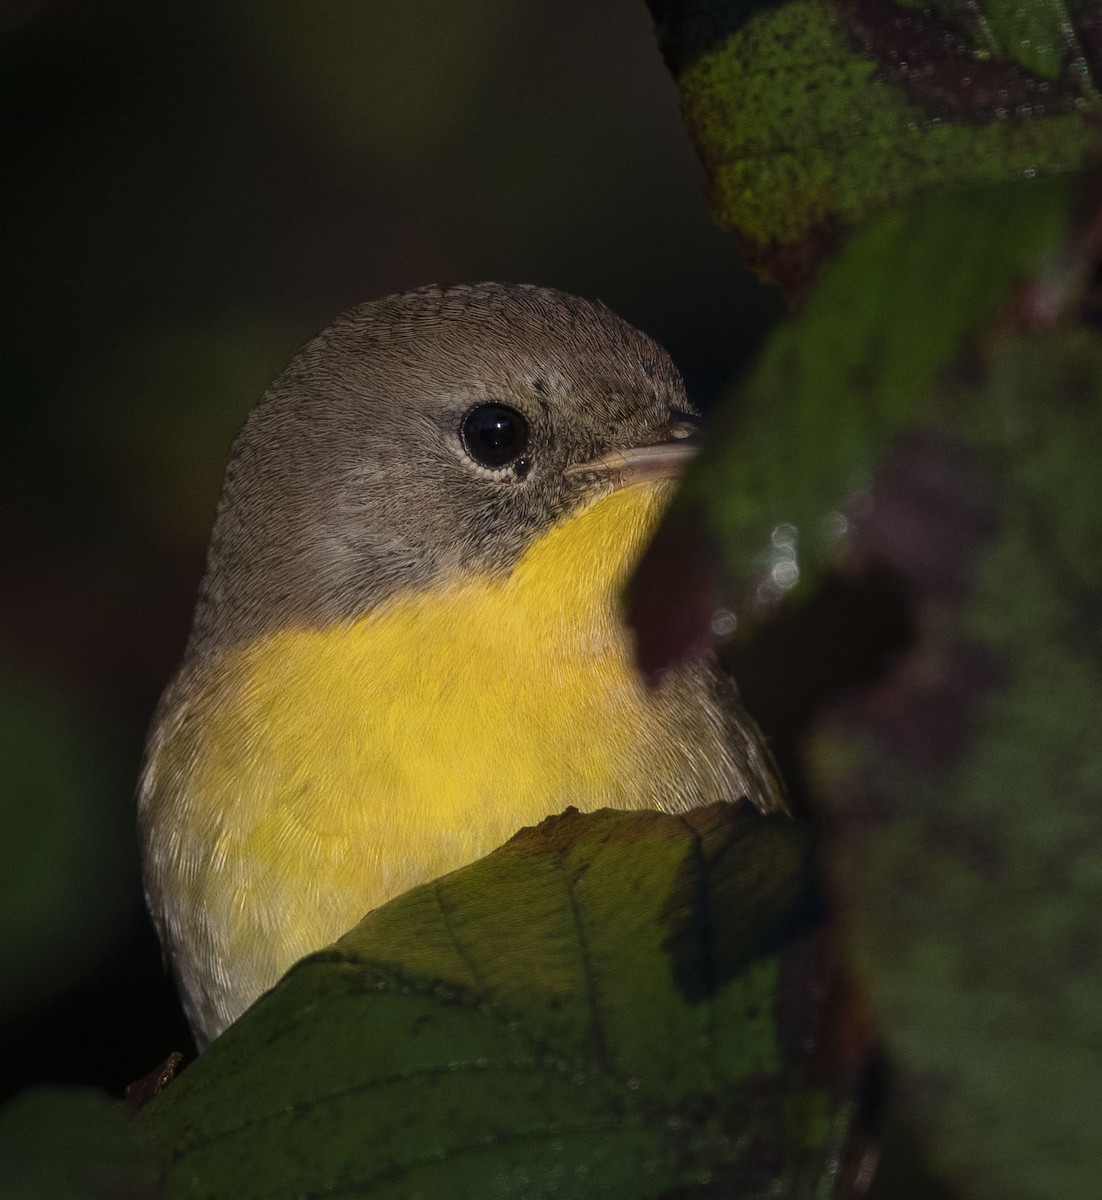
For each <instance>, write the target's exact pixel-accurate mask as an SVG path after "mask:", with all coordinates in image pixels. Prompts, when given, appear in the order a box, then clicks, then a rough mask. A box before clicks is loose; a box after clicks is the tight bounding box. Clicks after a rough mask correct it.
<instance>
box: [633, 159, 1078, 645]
mask: <svg viewBox="0 0 1102 1200" xmlns="http://www.w3.org/2000/svg"><path fill="white" fill-rule="evenodd" d="M1072 195H1073V192H1072V181H1068V180H1033V181H1030V182H1028V183H1017V184H1002V185H1000V186H997V187H991V188H981V189H977V190H975V191H971V192H962V193H932V194H930V195H928V196H925V197H923V198H922V199H921V200H919V201H917V202H916V203H915V204H914V205H912V206H911V207H910V208H909V209H907V210H904V211H898V212H891V213H887V214H885V215H884V216H881V217H880V218H878V219H877V220H876V221H874V222H873V223H872V224H871V225H870V227H869V228H868V229H866V230H864V231H862V232H861V233H859V234H857V235H856V236H855V237H854V238H853V240H852V241H851V243H850V244H849V246H848V247H847V248H846V250H845V252H844V253H843V254H842V256H841V257H840V258H839V259H838V261H837V262H835V263H833V264H831V266H829V267H828V268H827V269H826V271H825V273H824V275H823V278H822V280H821V282H820V284H819V286H818V287H817V288H816V289H815V291H814V292H813V293H812V295H811V296H810V298H809V299H808V301H807V302H806V304H805V305H804V307H803V308H802V309H801V311H800V312H799V313H798V314H797V315H796V316H794V317H792V318H790V319H789V320H788V321H786V322H785V323H783V324H782V325H780V326H779V327H778V328H777V329H776V330H775V331H774V334H773V336H772V337H771V338H770V340H769V342H768V343H767V345H766V347H765V349H764V351H763V352H762V354H761V357H760V358H759V360H758V362H757V364H756V366H755V368H754V370H753V372H752V373H751V375H750V378H749V379H748V380H747V381H746V382H745V383H744V385H743V386H742V388H741V389H740V390H739V391H738V392H736V394H735V395H734V396H732V397H730V398H729V400H728V403H727V404H726V406H725V407H724V408H723V409H721V410H720V411H719V412H718V413H717V414H716V416H715V419H714V421H713V424H712V428H711V429H710V430H709V437H708V440H707V442H706V444H705V446H704V447H703V450H702V452H701V455H700V457H699V459H698V460H697V461H696V462H695V463H694V464H693V466H692V467H691V468H690V470H689V471H688V472H687V474H686V477H685V480H684V486H683V487H682V489H681V491H680V493H679V494H678V498H677V500H676V501H675V502H674V505H673V507H672V508H671V511H670V513H669V514H668V516H667V519H666V527H667V529H669V530H670V535H669V536H667V537H662V536H660V537H659V538H658V540H657V541H656V542H655V544H654V545H653V546H652V547H651V548H650V550H649V551H648V552H647V554H646V555H645V556H644V559H643V561H642V563H641V565H640V570H639V574H638V576H637V578H636V580H635V582H634V583H633V585H632V598H631V607H630V615H631V620H632V622H633V624H634V625H635V626H636V628H637V629H639V630H640V631H641V632H640V642H641V644H649V643H650V642H653V641H654V634H653V630H655V629H659V630H662V629H665V630H671V629H675V628H676V627H677V624H678V618H677V611H680V612H681V613H682V614H683V613H684V611H685V609H686V603H685V600H684V597H683V595H682V594H681V593H678V594H676V595H674V594H671V593H670V591H669V590H668V584H667V581H668V580H669V579H670V578H676V579H679V580H685V579H691V578H694V577H695V576H697V575H700V574H701V573H702V572H703V568H701V567H700V566H699V565H695V566H694V564H693V563H692V562H686V561H685V560H686V559H691V558H692V556H693V555H694V554H697V555H698V556H699V552H697V551H696V550H695V548H694V542H693V539H692V537H690V536H689V534H691V533H692V531H699V530H700V529H703V530H705V531H706V532H707V535H708V545H710V546H711V547H712V551H713V554H714V556H715V561H714V562H713V563H712V565H711V566H710V567H709V568H708V570H716V569H718V571H719V572H720V574H721V575H722V577H723V585H722V587H721V588H720V591H721V592H723V593H724V594H725V595H726V596H728V597H730V598H731V600H732V602H733V604H734V607H735V608H736V611H737V612H738V615H739V617H740V620H741V619H744V618H746V617H748V616H753V615H754V614H756V613H757V614H760V613H762V612H768V611H769V610H770V609H771V607H772V606H773V604H774V603H775V602H776V601H777V600H779V599H780V598H781V597H783V596H784V595H785V594H786V593H788V592H789V591H791V589H793V588H794V587H795V586H796V585H797V584H798V583H800V582H801V581H804V582H805V583H806V581H807V580H808V579H813V578H814V577H815V574H816V572H817V571H818V570H819V569H820V568H821V567H822V566H823V565H824V563H825V562H827V561H829V560H830V558H831V556H832V555H834V554H835V553H836V552H837V550H838V544H839V537H840V534H841V533H842V532H844V530H845V527H846V522H847V520H848V517H846V516H845V515H844V510H845V508H846V506H847V504H848V503H849V502H850V501H851V498H852V496H853V495H854V493H858V492H861V491H862V490H863V489H864V488H866V487H867V486H868V483H869V481H870V479H871V478H872V474H873V472H874V470H875V469H876V467H877V466H878V464H879V463H880V461H881V458H882V456H883V455H884V453H885V452H886V451H887V449H888V448H889V447H890V446H891V445H892V443H893V442H894V441H895V439H897V438H898V437H899V436H900V434H901V433H902V432H903V431H904V430H905V429H907V428H908V427H909V426H910V425H911V424H913V423H914V422H916V421H921V420H923V419H925V414H926V410H927V408H928V404H927V401H928V398H929V394H930V391H931V388H932V387H933V385H934V383H935V381H936V379H937V377H938V373H939V371H940V370H941V369H942V368H944V367H945V366H946V365H947V364H948V363H949V362H950V361H951V360H952V358H953V357H954V355H955V354H956V353H957V351H958V349H959V348H960V346H961V345H962V343H963V342H964V339H965V338H966V337H967V336H968V335H969V334H971V333H972V332H973V331H975V330H976V329H977V328H979V327H980V326H981V325H982V323H983V322H984V321H985V320H986V319H988V318H989V317H991V316H992V315H993V314H994V313H995V311H996V310H997V309H998V308H999V306H1000V305H1001V304H1003V303H1004V302H1005V301H1006V300H1007V297H1008V296H1009V295H1010V292H1011V289H1012V286H1013V284H1014V283H1015V282H1016V281H1018V280H1021V279H1024V278H1027V277H1029V276H1031V275H1032V274H1034V273H1035V272H1037V271H1038V270H1039V269H1040V268H1041V267H1042V265H1043V264H1044V263H1045V262H1046V260H1047V258H1048V256H1051V255H1053V254H1054V253H1055V251H1056V249H1057V247H1058V246H1059V245H1060V243H1061V239H1062V237H1063V235H1064V233H1065V229H1066V225H1067V221H1068V212H1069V208H1070V204H1071V198H1072ZM693 607H694V611H695V610H699V612H701V613H704V614H706V617H707V615H710V612H711V609H710V607H709V606H708V605H707V604H697V605H695V606H693ZM671 610H677V611H671ZM681 619H682V621H683V620H684V617H683V616H682V618H681ZM705 632H706V631H705V630H696V631H694V633H693V634H691V635H689V636H688V637H687V638H686V642H687V643H691V642H692V641H693V640H699V639H700V638H701V637H702V636H704V633H705ZM678 649H679V647H678V646H674V645H672V644H671V645H670V646H669V647H667V648H665V651H663V649H659V650H658V651H656V652H655V658H656V663H657V666H659V667H661V666H662V665H664V662H665V659H666V658H667V657H675V656H676V653H677V651H678Z"/></svg>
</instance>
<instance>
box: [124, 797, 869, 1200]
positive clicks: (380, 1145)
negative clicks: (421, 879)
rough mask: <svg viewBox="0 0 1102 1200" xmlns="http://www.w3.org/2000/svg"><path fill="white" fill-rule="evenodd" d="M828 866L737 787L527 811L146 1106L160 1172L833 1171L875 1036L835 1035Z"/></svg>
mask: <svg viewBox="0 0 1102 1200" xmlns="http://www.w3.org/2000/svg"><path fill="white" fill-rule="evenodd" d="M814 879H815V871H814V860H813V858H812V847H811V844H810V841H809V836H808V832H807V830H805V829H804V828H803V827H802V826H800V825H798V824H796V823H793V822H792V821H790V820H789V819H787V818H784V817H779V816H777V817H762V816H760V815H758V814H756V813H752V812H749V811H744V810H740V809H733V808H729V807H723V806H717V807H714V808H711V809H704V810H699V811H697V812H695V813H691V814H688V815H687V816H686V817H685V818H679V817H672V816H666V815H660V814H657V813H619V812H610V811H604V812H600V813H596V814H592V815H588V816H583V815H580V814H577V813H568V814H565V815H563V816H562V817H558V818H551V819H549V820H548V821H546V822H544V823H543V824H542V825H541V826H539V827H538V828H537V829H534V830H526V831H523V832H522V833H520V834H518V835H517V836H516V837H515V838H514V839H513V840H512V841H511V842H509V843H508V844H507V845H506V846H505V847H503V848H502V849H501V850H499V851H497V852H496V853H494V854H492V855H490V856H489V857H488V858H486V859H484V860H482V861H481V862H479V863H477V864H474V865H473V866H471V867H468V868H466V869H464V870H461V871H458V872H456V873H454V874H453V875H450V876H447V877H445V878H444V879H442V880H440V881H438V882H437V883H434V884H431V885H428V886H425V887H420V888H417V889H415V890H414V891H412V892H410V893H408V894H407V895H405V896H403V897H401V898H399V899H398V900H396V901H394V902H393V903H391V904H388V905H386V906H384V907H383V908H381V909H379V910H377V911H375V912H373V913H371V914H370V915H369V916H368V917H367V918H366V919H365V920H364V921H363V922H362V923H361V924H360V926H358V927H357V929H356V930H355V931H353V932H352V933H350V934H349V935H348V936H347V937H345V938H343V939H342V940H341V941H340V942H339V943H338V944H337V946H336V947H334V948H333V949H332V950H331V951H327V952H324V953H322V954H319V955H316V956H314V957H312V958H310V959H307V960H305V961H304V962H303V963H301V964H299V965H298V966H297V967H295V968H294V969H293V970H292V971H291V972H290V973H289V974H288V976H287V977H286V978H285V979H284V981H283V982H282V983H281V984H280V986H279V987H278V988H276V989H275V990H274V991H273V992H271V993H269V994H268V995H266V996H265V997H263V998H262V999H261V1000H260V1001H259V1002H258V1003H257V1004H256V1005H255V1006H254V1008H253V1009H252V1010H251V1011H250V1012H248V1013H247V1014H246V1015H245V1016H244V1017H243V1018H242V1019H241V1020H240V1021H239V1022H237V1024H235V1025H234V1026H232V1027H231V1028H230V1029H229V1030H228V1031H227V1032H226V1033H225V1034H224V1035H223V1036H222V1037H221V1038H219V1039H218V1040H217V1041H215V1042H214V1043H213V1044H212V1045H211V1046H210V1047H209V1049H208V1050H207V1051H206V1052H205V1053H204V1054H203V1055H202V1056H201V1057H200V1059H199V1060H198V1061H197V1062H196V1063H195V1064H194V1065H193V1066H191V1067H189V1068H187V1069H186V1070H185V1071H184V1072H183V1074H182V1075H181V1076H180V1077H179V1078H178V1079H177V1080H176V1081H174V1082H173V1083H172V1084H171V1085H170V1086H169V1087H168V1088H167V1090H166V1091H164V1092H163V1093H162V1094H161V1095H160V1096H158V1097H157V1098H156V1099H155V1100H154V1101H153V1102H152V1103H151V1104H150V1105H149V1106H148V1107H147V1108H146V1109H145V1110H143V1113H142V1114H141V1118H140V1120H141V1122H142V1124H143V1126H144V1127H145V1128H147V1129H148V1130H149V1131H150V1132H151V1133H152V1134H153V1135H154V1136H155V1137H156V1138H157V1139H158V1141H159V1142H160V1143H161V1144H162V1145H164V1146H165V1147H166V1151H167V1160H168V1168H167V1177H166V1178H167V1184H168V1187H169V1194H170V1195H171V1196H176V1197H204V1196H210V1197H214V1196H226V1195H233V1196H236V1197H246V1196H249V1197H269V1196H284V1195H289V1194H293V1195H316V1194H321V1193H324V1194H325V1195H327V1196H346V1195H353V1194H356V1195H362V1194H367V1193H370V1195H371V1196H372V1197H386V1196H403V1197H407V1196H414V1195H463V1196H476V1195H477V1196H536V1195H552V1194H554V1195H556V1196H560V1197H581V1196H592V1195H597V1194H602V1193H604V1192H608V1193H610V1194H614V1195H622V1196H628V1195H630V1196H637V1197H645V1196H661V1195H674V1194H676V1195H685V1196H688V1195H692V1196H700V1197H704V1196H709V1195H717V1196H718V1195H731V1194H737V1195H742V1196H758V1195H762V1196H764V1195H766V1194H769V1195H783V1196H794V1197H795V1196H799V1197H826V1196H829V1195H831V1194H832V1193H833V1189H834V1187H835V1183H836V1180H837V1177H838V1171H839V1156H840V1154H841V1151H842V1147H843V1144H844V1142H845V1130H846V1126H847V1122H848V1117H849V1114H850V1111H851V1107H852V1105H851V1101H850V1100H849V1099H848V1097H847V1089H850V1088H852V1085H853V1083H854V1080H855V1077H856V1071H857V1067H858V1064H859V1059H860V1052H859V1051H856V1052H855V1053H854V1054H852V1055H851V1056H850V1057H849V1058H848V1059H847V1058H846V1056H845V1055H840V1056H839V1055H838V1054H837V1052H836V1051H837V1046H836V1039H832V1038H824V1037H823V1036H822V1026H823V1023H824V1021H826V1020H828V1019H831V1020H833V1019H836V1018H832V1017H828V1015H827V1014H828V1007H829V1006H827V1004H826V1001H827V1000H828V998H829V993H830V992H831V990H832V989H833V988H834V986H835V983H836V982H837V980H836V976H835V973H834V970H833V967H832V965H831V956H830V953H829V949H828V947H827V943H826V940H825V931H824V929H823V927H822V926H821V917H820V916H819V914H818V908H817V901H816V899H815V884H814ZM835 990H836V989H835ZM824 1043H825V1044H827V1045H829V1047H830V1053H831V1054H833V1055H834V1060H833V1065H829V1064H828V1062H827V1061H826V1060H825V1059H822V1058H821V1057H820V1056H819V1052H818V1049H815V1048H817V1047H821V1046H822V1045H823V1044H824ZM858 1043H859V1039H858ZM839 1059H841V1062H839V1061H838V1060H839ZM770 1189H774V1190H770Z"/></svg>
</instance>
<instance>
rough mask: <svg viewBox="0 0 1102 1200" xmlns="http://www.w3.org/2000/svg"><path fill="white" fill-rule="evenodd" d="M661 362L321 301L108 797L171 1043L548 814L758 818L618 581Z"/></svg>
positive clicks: (274, 397)
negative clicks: (123, 825) (128, 841)
mask: <svg viewBox="0 0 1102 1200" xmlns="http://www.w3.org/2000/svg"><path fill="white" fill-rule="evenodd" d="M697 418H698V411H697V409H696V408H695V407H694V406H693V405H692V404H691V403H690V401H689V399H688V397H687V395H686V391H685V387H684V384H683V382H682V379H681V376H680V375H679V373H678V371H677V369H676V367H675V366H674V364H673V362H672V361H671V359H670V357H669V356H668V354H667V353H666V352H665V351H664V350H663V349H662V348H661V347H659V346H658V345H657V344H656V343H655V342H654V341H652V340H651V338H649V337H648V336H646V335H645V334H643V333H641V332H640V331H638V330H637V329H635V328H634V327H633V326H632V325H630V324H628V323H627V322H626V321H624V320H622V319H621V318H620V317H618V316H616V315H615V314H614V313H613V312H612V311H611V310H610V309H608V308H607V307H605V306H604V305H602V304H600V303H597V302H592V301H587V300H583V299H580V298H577V297H575V296H571V295H568V294H566V293H564V292H561V291H557V290H555V289H551V288H544V287H538V286H535V285H528V284H503V283H481V284H464V285H449V286H444V287H442V286H428V287H422V288H418V289H416V290H413V291H409V292H405V293H402V294H398V295H393V296H388V297H385V298H383V299H379V300H375V301H373V302H369V303H366V304H362V305H360V306H359V307H356V308H353V309H352V310H350V311H349V312H347V313H345V314H344V315H343V316H341V317H339V318H338V319H337V320H336V321H335V322H334V323H333V324H332V325H331V326H330V327H329V328H328V329H326V330H325V331H324V332H322V333H320V334H319V335H318V336H317V337H315V338H314V339H313V340H312V341H310V342H309V343H308V344H307V345H306V346H305V347H304V348H303V349H302V350H301V351H300V352H299V353H298V355H297V357H295V358H294V359H293V360H292V361H291V363H290V365H289V366H287V367H286V369H285V370H284V371H283V372H282V374H280V375H279V377H278V378H277V379H276V380H275V382H274V383H273V384H272V385H271V386H270V387H269V388H268V389H267V391H266V392H265V393H264V395H263V397H262V398H261V400H260V402H259V403H258V404H257V405H256V406H255V408H253V410H252V411H251V413H250V414H249V415H248V417H247V419H246V421H245V424H244V426H243V428H242V429H241V432H240V433H239V434H238V436H237V438H236V439H235V441H234V444H233V448H232V451H231V456H230V460H229V464H228V466H227V468H226V472H225V477H224V482H223V487H222V492H221V497H220V499H219V502H218V507H217V513H216V517H215V522H214V529H213V533H212V535H211V540H210V545H209V550H208V556H207V562H206V569H205V573H204V576H203V579H202V582H201V584H200V588H199V595H198V600H197V603H196V607H195V612H194V617H193V622H192V626H191V632H190V636H189V637H188V640H187V643H186V647H185V651H184V655H183V659H182V662H181V664H180V666H179V668H178V670H177V671H176V673H175V675H174V676H173V677H172V679H171V680H170V682H169V684H168V686H167V688H166V690H165V692H164V694H163V696H162V698H161V700H160V702H159V704H158V706H157V708H156V711H155V714H154V717H153V721H152V725H151V728H150V733H149V736H148V739H147V744H146V752H145V756H144V763H143V767H142V771H141V776H140V780H139V784H138V795H137V809H138V824H139V834H140V842H141V851H142V861H143V876H144V886H145V892H146V898H147V902H148V905H149V909H150V912H151V914H152V917H153V921H154V924H155V925H156V927H157V930H158V933H159V935H160V939H161V942H162V946H163V949H164V952H165V957H166V960H167V961H168V962H169V964H170V965H171V968H172V971H173V973H174V975H175V977H176V981H177V986H178V989H179V992H180V995H181V999H182V1003H183V1007H184V1010H185V1013H186V1015H187V1018H188V1021H189V1023H190V1026H191V1029H192V1031H193V1034H194V1036H195V1040H196V1044H197V1045H198V1047H199V1048H200V1049H201V1050H202V1049H203V1048H204V1047H205V1046H206V1045H207V1044H208V1043H209V1042H210V1041H212V1040H213V1039H214V1038H215V1037H217V1036H218V1035H219V1034H220V1033H222V1032H223V1031H224V1030H225V1029H226V1028H227V1027H228V1026H229V1025H230V1024H231V1023H232V1022H233V1021H234V1020H236V1019H237V1018H238V1017H239V1016H240V1015H241V1013H242V1012H244V1011H245V1010H246V1009H247V1008H248V1007H249V1006H250V1005H251V1004H252V1002H253V1001H254V1000H255V999H256V998H257V997H258V996H260V995H261V994H262V993H263V992H265V991H266V990H268V989H269V988H271V987H272V986H273V985H274V984H275V983H276V982H277V981H278V980H279V978H280V977H281V976H282V975H283V974H284V973H285V972H286V971H287V969H288V968H289V967H291V966H292V965H293V963H294V962H296V961H297V960H298V959H300V958H302V957H303V956H305V955H307V954H309V953H311V952H314V951H316V950H319V949H321V948H323V947H325V946H326V945H328V944H329V943H331V942H332V941H334V940H336V938H338V937H339V936H341V935H342V934H344V933H345V932H347V931H348V930H349V929H350V928H352V927H353V926H354V925H355V924H357V923H358V922H359V921H360V920H361V919H362V918H363V917H364V916H365V915H366V914H367V913H368V912H369V911H371V910H372V909H374V908H377V907H378V906H379V905H381V904H383V903H385V902H386V901H388V900H390V899H392V898H394V897H396V896H398V895H400V894H401V893H403V892H406V891H408V890H409V889H411V888H413V887H415V886H416V885H418V884H423V883H429V882H431V881H433V880H435V879H437V878H439V877H440V876H442V875H444V874H446V873H448V872H450V871H452V870H455V869H457V868H459V867H461V866H463V865H466V864H468V863H470V862H472V861H474V860H476V859H478V858H480V857H482V856H484V855H485V854H487V853H489V852H490V851H492V850H494V849H495V848H496V847H498V846H499V845H501V844H502V843H503V842H505V841H506V840H508V838H509V837H511V836H512V835H513V834H514V833H515V832H516V831H517V830H519V829H520V828H522V827H524V826H527V825H532V824H535V823H537V822H538V821H539V820H541V819H543V818H544V817H545V816H548V815H550V814H553V813H557V812H559V811H562V810H563V809H565V808H567V807H570V806H573V807H574V808H577V809H579V810H581V811H583V812H587V811H592V810H596V809H599V808H618V809H651V810H660V811H666V812H673V813H678V812H684V811H687V810H689V809H692V808H695V807H697V806H699V805H705V804H710V803H715V802H729V803H749V804H752V805H754V806H756V807H757V808H759V809H762V810H771V809H776V808H778V807H782V806H783V800H782V799H781V795H782V792H781V788H780V785H779V784H778V782H777V779H776V775H775V771H774V768H773V765H772V760H771V757H770V754H769V750H768V748H767V746H766V745H765V743H764V741H763V739H762V736H761V734H760V732H759V731H758V729H757V727H756V726H755V724H754V722H753V720H752V719H751V717H750V716H749V715H748V714H747V712H746V711H745V709H744V708H743V706H742V704H741V702H740V700H739V696H738V692H737V688H736V686H735V684H734V682H733V681H732V680H731V679H730V678H729V677H728V676H727V675H726V674H725V673H724V672H723V671H722V670H721V669H720V667H719V665H718V663H717V660H716V658H715V656H714V654H712V653H710V652H708V651H704V652H701V653H700V654H697V655H695V656H694V657H692V658H690V659H689V660H687V661H685V662H683V663H681V664H679V665H677V666H675V667H673V668H671V669H670V670H669V671H667V672H666V673H665V674H664V675H663V676H662V677H661V678H660V679H659V680H658V681H657V682H653V683H649V682H648V681H647V680H646V679H644V678H643V677H642V676H641V675H640V672H639V671H638V669H637V668H636V666H635V663H634V661H633V655H632V642H631V637H630V635H629V632H628V630H627V628H626V626H625V622H624V618H623V615H622V609H621V602H620V593H621V589H622V587H623V585H624V583H625V581H626V579H627V578H628V576H629V574H630V572H631V568H632V566H633V564H634V563H635V561H636V560H637V558H638V557H639V555H640V553H641V551H642V549H643V547H644V546H645V544H646V541H647V538H648V535H649V534H650V532H651V531H652V530H653V529H654V528H655V525H656V522H657V521H658V519H659V517H660V515H661V513H662V511H663V509H664V507H665V505H666V503H667V500H668V498H669V495H670V492H671V488H672V486H673V480H674V478H675V477H676V476H677V474H678V473H679V472H680V470H681V468H682V467H683V466H684V464H685V463H686V462H687V461H688V460H689V458H690V457H691V455H692V453H693V452H694V448H695V444H696V441H695V431H696V427H697V423H698V422H697Z"/></svg>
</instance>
